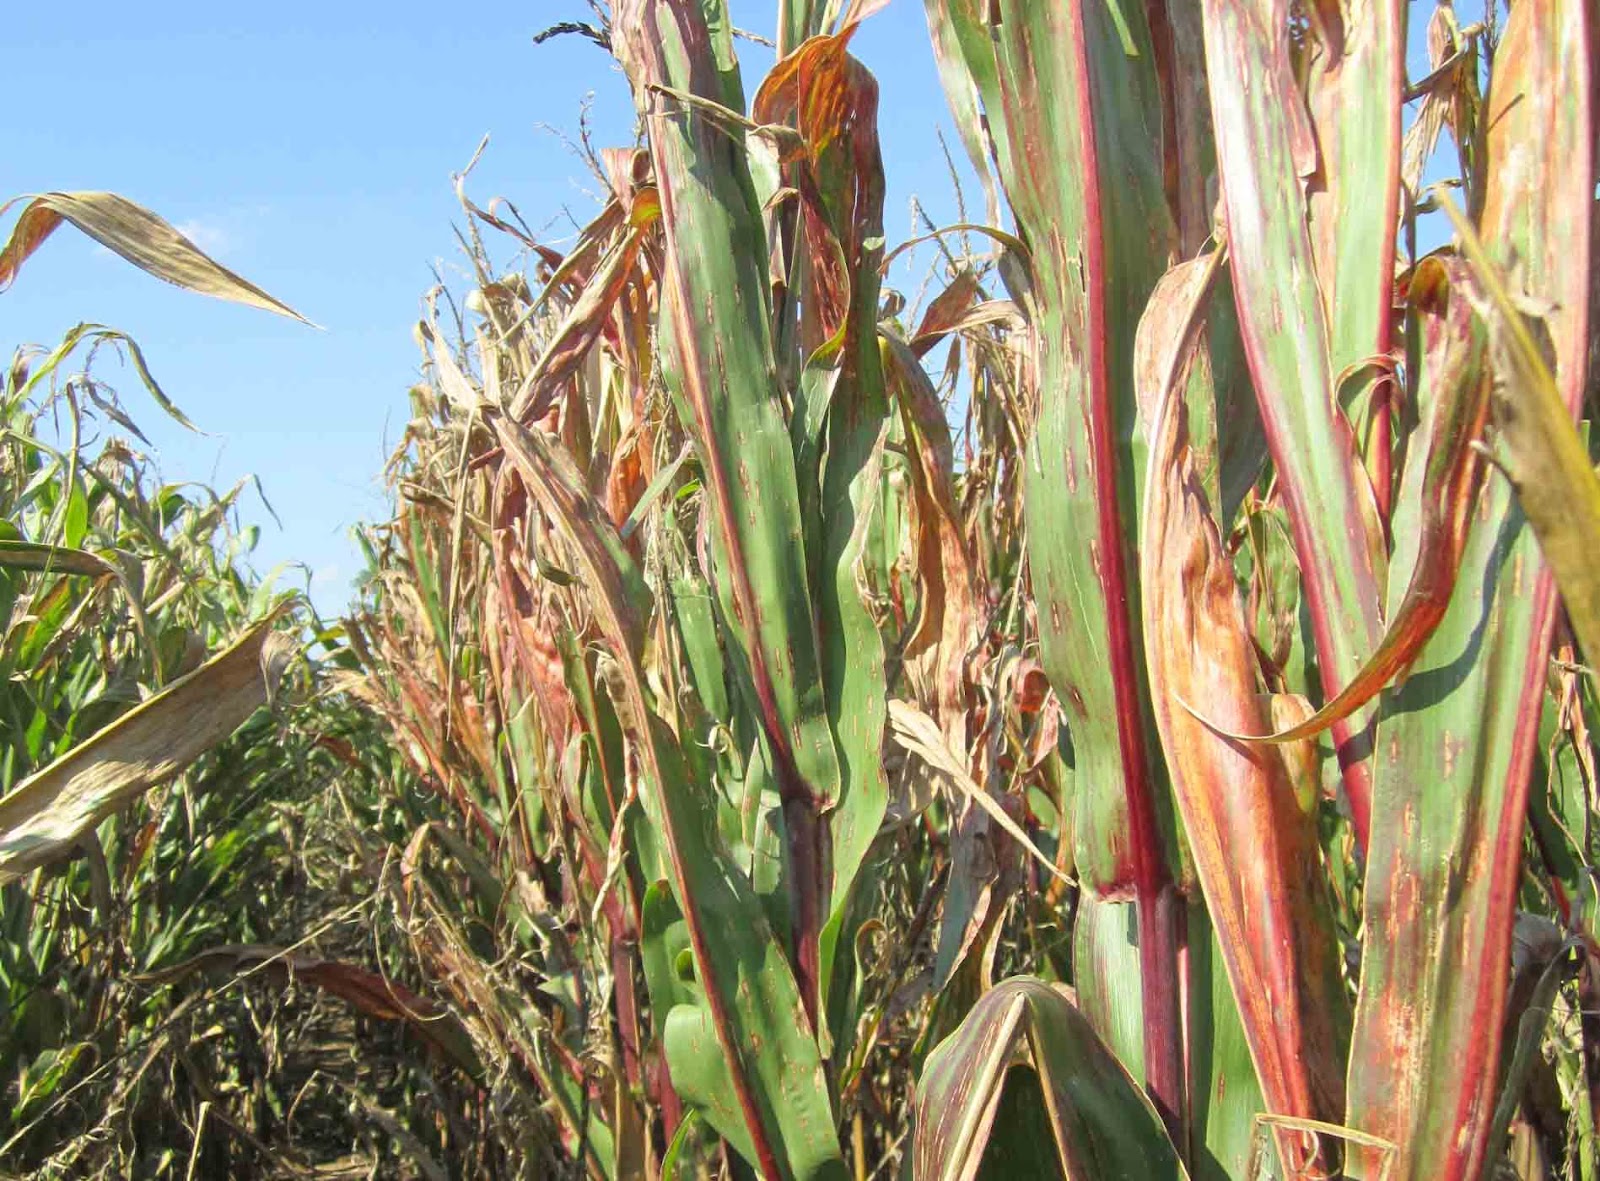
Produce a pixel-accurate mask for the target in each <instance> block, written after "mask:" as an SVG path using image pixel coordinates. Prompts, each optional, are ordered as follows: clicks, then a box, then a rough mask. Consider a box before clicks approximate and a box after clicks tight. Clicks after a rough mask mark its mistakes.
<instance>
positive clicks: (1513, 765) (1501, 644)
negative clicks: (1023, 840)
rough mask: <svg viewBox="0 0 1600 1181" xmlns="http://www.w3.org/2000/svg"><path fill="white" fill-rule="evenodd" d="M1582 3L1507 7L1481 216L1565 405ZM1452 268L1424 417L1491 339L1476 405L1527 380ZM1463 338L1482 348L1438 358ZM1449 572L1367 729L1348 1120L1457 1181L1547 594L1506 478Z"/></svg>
mask: <svg viewBox="0 0 1600 1181" xmlns="http://www.w3.org/2000/svg"><path fill="white" fill-rule="evenodd" d="M1592 20H1593V14H1592V12H1591V11H1590V8H1589V6H1588V5H1585V4H1581V3H1577V2H1567V0H1551V2H1549V3H1532V4H1519V5H1517V6H1516V7H1515V8H1514V9H1513V10H1512V13H1511V17H1510V20H1509V22H1508V24H1507V26H1506V28H1505V31H1504V35H1503V37H1502V39H1501V41H1500V44H1499V48H1498V51H1497V53H1496V58H1495V63H1494V70H1493V75H1492V77H1493V81H1492V86H1491V93H1490V95H1489V111H1488V114H1487V121H1486V123H1487V126H1488V128H1489V134H1488V142H1487V160H1486V166H1485V192H1484V204H1483V213H1482V217H1481V221H1480V225H1479V233H1480V234H1481V235H1482V238H1483V240H1484V242H1485V244H1486V245H1487V246H1488V248H1489V249H1490V250H1493V251H1499V252H1500V253H1501V255H1502V257H1511V258H1515V259H1516V260H1517V264H1518V268H1519V269H1518V270H1517V271H1516V272H1515V283H1516V287H1517V289H1518V290H1519V293H1521V294H1523V295H1524V296H1525V297H1526V298H1527V299H1528V300H1530V301H1532V302H1534V303H1536V304H1542V305H1544V306H1546V307H1551V308H1553V309H1554V310H1553V311H1551V312H1550V313H1548V314H1547V328H1548V331H1549V339H1550V344H1551V352H1552V354H1553V357H1554V361H1555V388H1556V389H1557V390H1559V391H1560V397H1561V401H1562V402H1564V404H1565V407H1566V412H1567V413H1568V414H1575V413H1576V412H1577V410H1578V408H1579V406H1580V403H1581V397H1582V391H1583V388H1584V381H1585V378H1586V361H1587V347H1588V328H1587V321H1588V314H1589V311H1588V300H1589V280H1588V277H1587V275H1586V274H1584V273H1583V268H1581V267H1577V268H1575V267H1573V266H1572V260H1573V259H1575V258H1578V259H1584V258H1588V257H1590V251H1591V248H1592V247H1591V242H1590V215H1591V210H1592V205H1593V200H1594V190H1593V171H1592V169H1593V163H1594V161H1593V156H1592V139H1593V128H1594V124H1593V119H1594V115H1593V110H1592V106H1591V103H1592V98H1591V91H1590V86H1591V80H1592V75H1591V68H1592V67H1591V50H1590V37H1591V35H1592V32H1593V30H1592ZM1482 274H1483V273H1482V272H1480V275H1478V276H1474V278H1475V279H1478V280H1479V281H1481V279H1482ZM1491 277H1492V276H1491ZM1451 279H1452V282H1451V283H1450V286H1449V288H1448V291H1447V292H1446V293H1441V294H1443V295H1444V298H1436V299H1435V300H1433V301H1432V302H1431V303H1430V304H1429V305H1428V306H1425V307H1423V308H1421V309H1420V314H1421V315H1422V317H1423V320H1422V326H1423V342H1424V347H1423V350H1422V378H1421V383H1420V386H1419V388H1420V389H1421V390H1422V391H1423V395H1422V398H1421V400H1420V401H1421V407H1422V413H1423V415H1424V423H1423V424H1422V425H1421V426H1419V428H1418V429H1419V430H1421V429H1424V427H1425V426H1426V416H1427V415H1428V414H1430V413H1439V412H1440V410H1439V407H1440V405H1441V404H1443V403H1444V402H1445V401H1446V399H1445V398H1444V397H1443V395H1442V394H1441V393H1440V391H1438V390H1437V389H1436V388H1435V386H1434V384H1433V383H1435V382H1436V381H1441V380H1446V379H1451V380H1466V381H1474V380H1477V381H1481V380H1484V379H1485V374H1484V366H1483V363H1482V360H1481V358H1483V357H1485V356H1486V355H1487V356H1490V357H1492V359H1493V361H1494V381H1495V383H1496V386H1497V389H1496V391H1495V393H1494V394H1493V401H1492V404H1491V419H1493V418H1494V417H1496V416H1498V415H1501V414H1503V413H1505V410H1506V408H1507V406H1508V405H1509V406H1514V405H1515V403H1514V402H1510V399H1512V398H1515V397H1517V396H1519V395H1525V394H1526V387H1525V386H1522V385H1521V384H1520V382H1519V380H1518V379H1519V378H1520V377H1521V376H1522V370H1520V369H1519V368H1518V366H1517V364H1516V362H1515V359H1514V357H1513V356H1510V355H1508V354H1507V352H1506V351H1505V350H1503V349H1500V350H1496V349H1494V348H1493V334H1494V333H1497V332H1501V331H1504V330H1505V329H1506V328H1507V327H1508V326H1507V325H1506V323H1505V322H1504V321H1500V322H1498V323H1491V324H1489V325H1487V326H1485V325H1484V324H1483V323H1482V322H1481V321H1480V320H1479V319H1478V318H1477V316H1476V315H1475V311H1474V308H1473V297H1472V284H1471V282H1469V281H1467V280H1465V279H1464V278H1463V274H1462V270H1461V268H1460V267H1459V265H1458V266H1457V268H1456V269H1455V270H1454V272H1453V273H1452V275H1451ZM1486 337H1487V339H1486ZM1463 349H1465V350H1473V352H1471V353H1469V356H1472V357H1474V358H1475V360H1474V361H1473V362H1472V363H1468V364H1452V353H1453V352H1455V351H1458V350H1463ZM1408 482H1409V485H1410V486H1409V487H1407V486H1406V485H1403V486H1402V499H1401V500H1400V501H1399V502H1398V504H1397V509H1396V515H1395V521H1394V529H1395V534H1396V538H1397V545H1398V544H1401V539H1402V538H1403V537H1404V536H1406V535H1408V534H1409V535H1411V536H1413V537H1414V536H1415V533H1416V531H1417V529H1418V524H1417V521H1418V516H1419V514H1420V500H1421V497H1420V483H1421V474H1420V472H1417V473H1416V474H1415V475H1414V476H1413V475H1411V473H1408ZM1409 544H1410V545H1412V546H1415V544H1416V542H1415V541H1414V540H1413V541H1412V542H1410V543H1409ZM1458 587H1459V589H1458V592H1457V594H1456V595H1455V597H1454V598H1453V599H1452V600H1451V602H1450V606H1449V609H1448V610H1447V611H1446V613H1445V617H1444V619H1443V620H1442V621H1441V623H1440V624H1439V627H1438V629H1437V631H1436V632H1435V633H1434V635H1433V638H1432V639H1431V640H1430V641H1429V643H1428V644H1427V646H1426V647H1425V648H1424V649H1423V651H1422V653H1421V655H1420V656H1419V658H1418V660H1417V662H1416V664H1415V665H1414V666H1413V668H1412V671H1411V675H1410V677H1409V679H1408V680H1407V681H1406V683H1405V685H1404V686H1403V687H1402V688H1401V689H1400V690H1399V691H1398V692H1396V693H1394V694H1393V695H1392V698H1391V699H1390V700H1389V701H1388V702H1387V703H1386V705H1385V707H1384V711H1383V718H1382V721H1381V723H1380V726H1379V730H1378V735H1377V742H1376V746H1375V750H1376V752H1377V755H1376V760H1375V771H1376V775H1377V784H1376V790H1375V792H1374V796H1373V816H1374V824H1373V829H1372V832H1373V842H1372V845H1371V847H1370V850H1369V859H1368V864H1367V875H1366V902H1365V911H1364V916H1363V917H1364V929H1365V931H1366V932H1367V934H1366V938H1365V941H1364V949H1363V957H1362V964H1361V981H1360V992H1359V997H1358V1001H1357V1006H1356V1024H1355V1031H1354V1036H1353V1039H1352V1047H1353V1048H1352V1056H1351V1064H1350V1109H1349V1114H1348V1117H1347V1122H1348V1123H1349V1124H1350V1126H1351V1127H1354V1128H1357V1129H1360V1130H1361V1131H1364V1132H1367V1133H1370V1134H1372V1135H1375V1136H1377V1137H1380V1138H1382V1139H1384V1140H1387V1141H1389V1142H1391V1143H1393V1144H1394V1145H1396V1146H1397V1148H1396V1151H1395V1153H1394V1159H1393V1160H1391V1161H1389V1162H1387V1164H1385V1162H1384V1161H1382V1160H1381V1159H1380V1155H1381V1154H1377V1153H1371V1152H1368V1153H1356V1154H1355V1159H1354V1161H1353V1162H1352V1165H1351V1167H1350V1172H1351V1174H1352V1176H1357V1177H1378V1176H1385V1177H1388V1178H1390V1179H1391V1181H1410V1179H1412V1178H1422V1177H1429V1178H1440V1179H1442V1181H1452V1179H1454V1178H1475V1177H1479V1176H1482V1175H1483V1174H1484V1172H1485V1171H1486V1170H1488V1169H1491V1168H1493V1167H1494V1166H1495V1162H1492V1161H1490V1160H1488V1159H1487V1156H1486V1153H1487V1141H1488V1137H1489V1135H1490V1124H1491V1116H1492V1113H1493V1111H1494V1108H1495V1101H1496V1098H1497V1094H1496V1090H1495V1084H1496V1079H1497V1077H1498V1074H1499V1068H1500V1064H1501V1061H1502V1055H1503V1053H1504V1052H1505V1049H1506V1048H1505V1047H1504V1046H1503V1045H1502V1018H1503V1015H1504V1012H1505V1005H1506V985H1507V975H1508V973H1507V965H1509V963H1510V947H1511V935H1512V922H1513V917H1514V911H1515V907H1516V904H1517V896H1518V886H1519V878H1520V868H1521V853H1522V845H1523V834H1524V831H1525V824H1526V814H1527V802H1528V792H1529V773H1530V770H1531V766H1532V759H1533V746H1534V743H1535V742H1536V741H1537V737H1538V733H1539V720H1540V712H1541V702H1540V695H1541V691H1542V689H1543V687H1544V685H1545V680H1546V675H1547V655H1548V651H1549V643H1550V634H1551V633H1550V629H1551V626H1552V623H1553V620H1554V616H1555V608H1556V597H1555V587H1554V585H1553V581H1552V578H1551V575H1550V573H1549V571H1548V569H1546V568H1545V567H1544V565H1543V563H1542V562H1541V561H1540V554H1539V547H1538V544H1537V542H1536V540H1535V536H1534V532H1533V531H1532V530H1531V529H1529V528H1528V522H1527V521H1526V519H1525V518H1524V516H1523V514H1522V512H1521V511H1520V509H1519V507H1518V505H1517V503H1516V500H1515V498H1514V496H1513V494H1512V489H1511V488H1510V487H1508V486H1507V484H1506V483H1505V482H1503V481H1500V480H1499V479H1495V478H1491V479H1489V480H1488V481H1487V482H1486V484H1485V486H1484V491H1483V494H1482V495H1481V496H1480V497H1479V500H1478V503H1477V504H1476V505H1475V506H1474V519H1473V526H1472V530H1471V533H1470V534H1469V536H1468V539H1467V544H1466V549H1465V551H1464V553H1463V555H1462V560H1461V570H1460V575H1459V579H1458ZM1468 654H1470V655H1468ZM1464 656H1465V659H1464ZM1380 838H1381V839H1380ZM1385 1169H1387V1171H1384V1170H1385Z"/></svg>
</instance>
